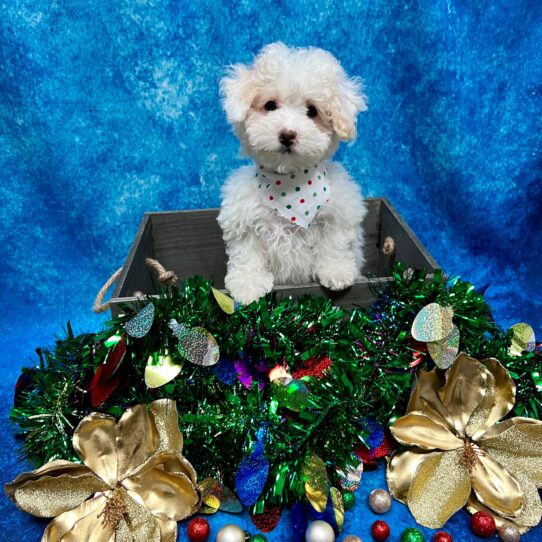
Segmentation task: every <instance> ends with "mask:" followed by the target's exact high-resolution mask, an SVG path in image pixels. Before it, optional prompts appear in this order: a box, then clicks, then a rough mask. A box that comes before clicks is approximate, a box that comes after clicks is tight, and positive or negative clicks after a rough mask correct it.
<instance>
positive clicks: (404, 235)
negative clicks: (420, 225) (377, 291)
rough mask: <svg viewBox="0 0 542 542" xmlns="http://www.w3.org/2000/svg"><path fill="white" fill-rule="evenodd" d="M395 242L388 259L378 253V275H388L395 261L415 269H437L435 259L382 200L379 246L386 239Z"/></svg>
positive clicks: (390, 205) (391, 207)
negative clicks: (388, 238) (392, 252)
mask: <svg viewBox="0 0 542 542" xmlns="http://www.w3.org/2000/svg"><path fill="white" fill-rule="evenodd" d="M388 236H389V237H391V238H392V239H393V240H394V242H395V253H394V254H393V255H392V256H391V257H388V256H386V255H385V254H384V253H382V251H380V265H379V269H378V271H379V273H378V274H379V275H381V276H382V275H389V274H390V272H391V269H392V268H393V266H394V265H395V262H396V261H400V262H402V263H404V264H405V265H406V266H408V267H413V268H415V269H425V270H427V271H434V270H435V269H438V268H439V265H438V264H437V262H436V261H435V259H434V258H433V257H432V256H431V254H429V252H427V250H426V249H425V247H424V246H423V244H422V243H421V241H420V240H419V239H418V237H417V236H416V235H415V233H414V232H413V231H412V230H411V229H410V227H409V226H408V224H407V223H406V222H405V221H404V220H403V218H402V217H401V215H400V214H399V213H398V212H397V211H396V210H395V208H394V207H393V206H392V204H391V203H390V202H389V201H388V200H387V199H385V198H383V199H382V223H381V230H380V246H381V247H382V246H383V244H384V240H385V239H386V237H388Z"/></svg>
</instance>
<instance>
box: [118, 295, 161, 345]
mask: <svg viewBox="0 0 542 542" xmlns="http://www.w3.org/2000/svg"><path fill="white" fill-rule="evenodd" d="M153 322H154V305H153V304H152V303H149V304H148V305H146V306H145V307H144V308H143V309H141V310H140V311H139V312H138V313H137V314H136V315H135V316H134V317H133V318H132V319H131V320H128V322H126V324H125V326H124V328H125V329H126V333H128V335H130V337H134V338H135V339H141V338H143V337H144V336H145V335H146V334H147V333H148V332H149V330H150V329H151V327H152V323H153Z"/></svg>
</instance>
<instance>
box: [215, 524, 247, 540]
mask: <svg viewBox="0 0 542 542" xmlns="http://www.w3.org/2000/svg"><path fill="white" fill-rule="evenodd" d="M216 542H245V531H243V529H241V527H239V526H238V525H234V524H233V523H229V524H228V525H224V527H222V529H220V531H218V533H217V535H216Z"/></svg>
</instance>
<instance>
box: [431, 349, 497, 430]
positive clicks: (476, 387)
mask: <svg viewBox="0 0 542 542" xmlns="http://www.w3.org/2000/svg"><path fill="white" fill-rule="evenodd" d="M491 380H492V375H491V373H490V372H489V371H488V370H487V369H486V368H485V367H484V366H483V365H482V364H481V363H480V362H479V361H478V360H475V359H473V358H470V357H469V356H467V355H466V354H464V353H461V354H459V356H458V357H457V359H456V361H455V363H454V364H453V365H452V367H450V369H448V371H447V372H446V384H445V385H444V386H443V387H442V388H441V389H440V391H439V397H440V399H441V401H442V404H443V405H444V407H445V408H446V410H447V411H448V412H449V413H450V417H451V418H452V420H453V422H454V427H455V433H456V434H457V435H458V436H459V437H464V436H465V434H466V427H467V424H468V422H469V420H470V418H471V416H472V414H473V413H474V411H475V410H476V409H477V408H478V407H479V405H480V403H481V402H482V401H483V400H484V397H485V396H486V394H487V393H488V392H489V389H488V387H489V386H490V385H491Z"/></svg>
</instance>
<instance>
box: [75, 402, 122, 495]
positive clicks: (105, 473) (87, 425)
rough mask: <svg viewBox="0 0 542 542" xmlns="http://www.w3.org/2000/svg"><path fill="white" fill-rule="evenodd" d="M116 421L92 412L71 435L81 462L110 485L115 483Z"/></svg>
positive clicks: (112, 485) (113, 485)
mask: <svg viewBox="0 0 542 542" xmlns="http://www.w3.org/2000/svg"><path fill="white" fill-rule="evenodd" d="M116 438H117V422H116V421H115V419H114V418H111V417H110V416H106V415H105V414H99V413H97V412H93V413H92V414H90V415H89V416H87V417H86V418H83V420H82V421H81V423H80V424H79V425H78V426H77V428H76V430H75V432H74V435H73V447H74V449H75V451H76V452H77V455H78V456H79V457H80V458H81V460H82V461H83V463H84V464H85V465H86V466H87V467H88V468H89V469H90V470H91V471H93V472H94V473H96V474H97V475H98V476H99V477H100V478H101V479H102V480H103V481H104V482H105V483H106V484H108V485H109V486H110V487H115V485H116V483H117V443H116Z"/></svg>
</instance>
